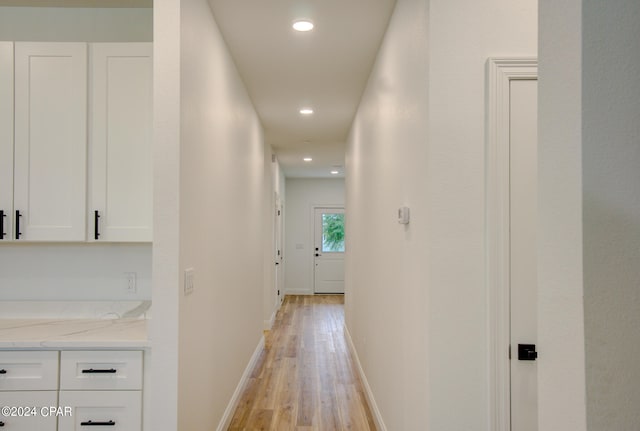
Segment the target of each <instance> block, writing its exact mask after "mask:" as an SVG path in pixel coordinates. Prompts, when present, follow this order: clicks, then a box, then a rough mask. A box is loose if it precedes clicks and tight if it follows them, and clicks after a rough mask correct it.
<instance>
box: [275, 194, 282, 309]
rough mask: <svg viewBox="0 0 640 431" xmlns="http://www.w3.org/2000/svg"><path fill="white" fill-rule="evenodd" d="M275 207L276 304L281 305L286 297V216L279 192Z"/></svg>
mask: <svg viewBox="0 0 640 431" xmlns="http://www.w3.org/2000/svg"><path fill="white" fill-rule="evenodd" d="M275 207H276V214H275V226H274V227H275V230H274V232H275V251H274V256H275V259H276V261H275V264H276V270H275V276H276V280H275V286H276V305H277V306H279V305H280V304H281V303H282V299H283V297H284V277H283V274H284V270H283V265H284V250H283V244H284V242H283V241H282V236H283V218H284V214H283V208H282V202H281V201H280V198H279V197H278V195H277V193H276V196H275Z"/></svg>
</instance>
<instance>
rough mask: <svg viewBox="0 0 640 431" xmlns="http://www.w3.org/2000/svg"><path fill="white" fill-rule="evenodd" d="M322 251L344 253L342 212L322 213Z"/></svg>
mask: <svg viewBox="0 0 640 431" xmlns="http://www.w3.org/2000/svg"><path fill="white" fill-rule="evenodd" d="M322 252H323V253H332V252H333V253H344V214H322Z"/></svg>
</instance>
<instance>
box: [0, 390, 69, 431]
mask: <svg viewBox="0 0 640 431" xmlns="http://www.w3.org/2000/svg"><path fill="white" fill-rule="evenodd" d="M57 405H58V391H7V392H0V407H1V408H2V414H0V429H2V431H5V430H6V431H56V423H57V420H58V418H57V417H56V411H55V410H52V408H53V409H55V408H56V407H57Z"/></svg>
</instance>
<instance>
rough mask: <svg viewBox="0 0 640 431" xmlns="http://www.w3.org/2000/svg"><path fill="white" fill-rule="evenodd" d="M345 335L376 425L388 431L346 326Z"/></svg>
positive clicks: (380, 429)
mask: <svg viewBox="0 0 640 431" xmlns="http://www.w3.org/2000/svg"><path fill="white" fill-rule="evenodd" d="M344 335H345V338H346V339H347V345H348V346H349V350H350V351H351V354H352V355H353V360H354V361H355V365H356V370H357V371H358V375H359V376H360V381H361V382H362V386H364V394H365V396H366V397H367V402H368V403H369V408H370V409H371V413H372V414H373V421H374V422H375V423H376V428H378V431H387V427H386V425H385V424H384V421H383V420H382V415H381V414H380V410H379V409H378V405H377V404H376V400H375V398H374V397H373V392H372V391H371V386H369V381H368V380H367V376H365V375H364V370H363V369H362V364H360V358H359V357H358V352H357V351H356V346H355V345H354V344H353V340H352V339H351V334H350V333H349V329H347V326H346V325H345V327H344Z"/></svg>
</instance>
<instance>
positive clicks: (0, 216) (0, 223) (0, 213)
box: [0, 210, 7, 239]
mask: <svg viewBox="0 0 640 431" xmlns="http://www.w3.org/2000/svg"><path fill="white" fill-rule="evenodd" d="M6 216H7V215H6V214H5V213H4V210H0V239H4V236H5V235H6V233H4V218H5V217H6Z"/></svg>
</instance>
